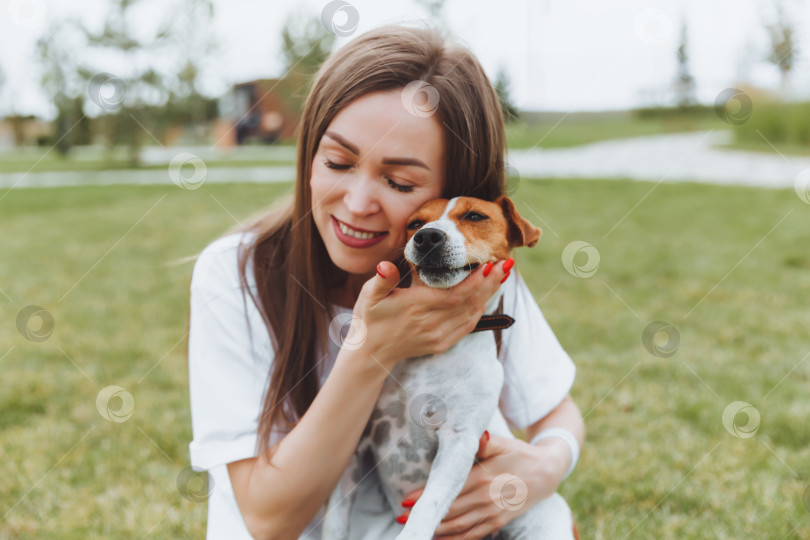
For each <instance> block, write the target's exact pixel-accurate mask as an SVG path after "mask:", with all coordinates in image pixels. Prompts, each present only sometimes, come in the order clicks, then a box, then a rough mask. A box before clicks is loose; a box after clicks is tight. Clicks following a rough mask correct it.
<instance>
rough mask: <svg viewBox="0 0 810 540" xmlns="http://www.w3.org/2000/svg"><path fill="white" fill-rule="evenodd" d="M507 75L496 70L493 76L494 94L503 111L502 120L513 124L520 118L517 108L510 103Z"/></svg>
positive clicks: (501, 68)
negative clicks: (496, 95)
mask: <svg viewBox="0 0 810 540" xmlns="http://www.w3.org/2000/svg"><path fill="white" fill-rule="evenodd" d="M509 84H510V83H509V75H508V74H507V73H506V71H505V70H504V69H503V67H500V68H498V73H497V75H496V76H495V85H494V86H495V92H496V93H497V94H498V100H499V101H500V103H501V110H502V111H503V118H504V121H505V122H513V121H515V120H517V119H518V118H519V117H520V112H519V111H518V108H517V107H516V106H515V105H514V104H513V103H512V98H511V96H510V90H509Z"/></svg>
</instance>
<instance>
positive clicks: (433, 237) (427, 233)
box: [413, 229, 447, 251]
mask: <svg viewBox="0 0 810 540" xmlns="http://www.w3.org/2000/svg"><path fill="white" fill-rule="evenodd" d="M445 242H447V234H445V232H444V231H440V230H439V229H419V230H418V231H416V234H414V235H413V243H414V244H416V247H417V248H419V250H420V251H430V250H431V249H433V248H434V247H436V246H438V245H441V244H443V243H445Z"/></svg>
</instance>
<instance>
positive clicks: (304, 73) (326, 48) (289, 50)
mask: <svg viewBox="0 0 810 540" xmlns="http://www.w3.org/2000/svg"><path fill="white" fill-rule="evenodd" d="M334 43H335V35H334V34H332V33H330V32H329V31H328V30H327V29H326V28H324V26H323V24H322V23H321V20H320V18H318V17H311V16H309V15H307V14H305V13H304V12H302V11H298V12H295V13H292V14H290V15H288V16H287V20H286V21H285V23H284V27H283V28H282V30H281V54H282V57H283V60H284V75H283V76H282V77H281V80H280V81H279V85H278V91H279V94H280V95H281V97H282V101H284V105H285V106H286V107H288V108H289V109H290V110H292V111H296V112H297V113H300V112H301V111H303V109H304V102H305V101H306V96H307V94H308V93H309V89H310V87H311V86H312V82H313V78H314V75H315V73H316V72H317V71H318V68H319V67H320V66H321V64H323V62H324V61H325V60H326V59H327V58H328V57H329V54H330V53H331V51H332V46H333V45H334Z"/></svg>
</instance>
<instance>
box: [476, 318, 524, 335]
mask: <svg viewBox="0 0 810 540" xmlns="http://www.w3.org/2000/svg"><path fill="white" fill-rule="evenodd" d="M514 323H515V319H513V318H512V317H510V316H509V315H504V314H503V313H497V314H495V315H484V316H483V317H481V319H480V320H479V321H478V324H476V325H475V329H474V330H473V332H481V331H483V330H498V329H503V328H509V327H510V326H512V325H513V324H514Z"/></svg>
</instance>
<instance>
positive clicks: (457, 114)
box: [228, 25, 506, 460]
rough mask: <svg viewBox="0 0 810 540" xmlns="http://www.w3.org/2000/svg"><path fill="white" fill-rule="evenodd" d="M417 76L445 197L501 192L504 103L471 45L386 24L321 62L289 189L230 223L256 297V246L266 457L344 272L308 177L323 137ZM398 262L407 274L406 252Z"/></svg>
mask: <svg viewBox="0 0 810 540" xmlns="http://www.w3.org/2000/svg"><path fill="white" fill-rule="evenodd" d="M414 81H422V83H426V84H428V85H430V87H432V88H433V89H435V92H436V94H437V95H438V107H437V108H436V110H435V112H434V114H436V115H437V117H438V119H439V121H440V122H441V124H442V126H443V129H444V140H445V163H446V166H445V175H444V179H445V181H444V187H443V192H442V197H446V198H450V197H455V196H458V195H462V194H463V195H468V196H472V197H478V198H481V199H486V200H490V201H491V200H495V199H496V198H497V197H498V196H500V195H502V194H503V192H504V188H505V185H504V178H505V174H504V172H505V171H504V151H505V145H506V143H505V136H504V127H503V115H502V112H501V107H500V104H499V101H498V98H497V95H496V93H495V91H494V89H493V87H492V84H491V83H490V81H489V79H488V78H487V76H486V74H485V73H484V70H483V69H482V68H481V65H480V64H479V62H478V60H477V59H476V58H475V56H474V55H473V54H472V53H471V52H470V51H469V50H468V49H466V48H465V47H463V46H460V45H457V44H455V43H452V42H451V41H448V40H447V39H446V37H445V35H444V33H443V32H442V31H441V30H439V29H436V28H430V27H427V28H423V27H417V28H414V27H405V26H390V25H389V26H383V27H379V28H376V29H374V30H371V31H369V32H366V33H364V34H362V35H360V36H359V37H357V38H355V39H354V40H352V41H351V42H349V43H348V44H346V45H345V46H343V47H342V48H340V49H339V50H337V51H336V52H335V53H333V54H332V55H331V56H330V57H329V58H328V59H327V60H326V62H324V64H323V65H322V66H321V67H320V69H319V70H318V72H317V74H316V75H315V79H314V82H313V86H312V89H311V90H310V93H309V95H308V97H307V100H306V105H305V106H304V111H303V116H302V118H301V122H300V124H299V133H298V158H297V159H298V163H297V177H296V183H295V193H294V197H293V198H292V199H289V200H286V201H284V202H283V203H281V204H277V205H276V208H275V209H274V210H272V211H267V212H265V213H264V214H263V215H261V216H260V217H259V218H258V219H255V220H253V221H252V222H251V223H250V224H248V225H247V226H243V227H238V228H235V229H232V230H231V231H229V232H228V234H231V233H233V232H235V231H239V232H247V231H252V232H255V233H256V238H255V240H254V241H252V242H250V243H247V244H245V246H246V249H244V250H241V252H240V255H239V274H240V279H241V282H242V289H243V292H244V291H247V292H248V293H249V294H250V296H251V298H252V299H253V301H254V302H256V298H255V297H254V296H253V294H252V293H251V292H250V288H249V287H248V284H247V280H246V277H245V275H246V265H247V261H248V259H249V258H250V257H251V255H252V259H253V262H252V268H253V272H254V276H255V280H256V289H257V292H258V295H259V301H258V303H256V305H257V306H258V307H259V311H260V312H261V314H262V317H263V318H264V322H265V324H266V326H267V331H268V332H269V334H270V336H271V339H272V345H273V350H274V353H275V356H274V360H273V369H272V373H269V374H268V383H267V386H266V391H265V394H264V403H263V406H262V411H261V415H260V417H259V427H258V443H257V452H258V454H259V455H262V454H264V453H265V452H268V451H269V455H268V456H267V457H268V460H269V458H270V457H272V453H273V449H272V448H269V436H270V433H271V430H272V429H273V428H274V426H279V425H281V423H282V422H283V423H284V424H285V425H286V428H287V429H289V428H291V427H292V426H294V425H295V423H296V422H297V419H299V418H301V417H302V416H303V415H304V413H305V412H306V411H307V409H308V408H309V406H310V404H311V403H312V401H313V400H314V399H315V394H316V393H317V392H318V390H319V387H320V382H319V380H318V372H317V370H316V369H315V368H316V367H317V366H318V363H320V362H321V361H322V360H323V359H324V358H325V356H326V354H327V349H326V344H327V331H328V324H329V320H330V319H331V318H332V317H333V316H334V312H333V311H332V308H331V305H330V304H329V302H328V297H329V296H328V293H329V291H330V289H332V288H335V287H339V286H340V285H341V284H342V283H343V282H345V279H346V277H347V276H346V272H344V271H343V270H341V269H339V268H338V267H337V266H335V265H334V263H333V262H332V260H331V259H330V258H329V254H328V252H327V251H326V247H325V246H324V243H323V240H322V239H321V237H320V234H319V233H318V230H317V228H316V226H315V222H314V221H313V219H312V212H311V208H312V200H311V199H312V193H311V191H310V185H309V179H310V173H311V168H312V161H313V158H314V155H315V153H316V151H317V149H318V144H319V142H320V140H321V136H322V135H323V134H324V132H325V131H326V129H327V127H328V126H329V124H330V122H331V121H332V119H333V118H334V117H335V116H336V115H337V114H338V113H339V112H340V111H341V110H342V109H343V108H344V107H346V106H347V105H348V104H350V103H351V102H352V101H354V100H356V99H357V98H359V97H361V96H363V95H365V94H368V93H370V92H376V91H384V90H391V89H399V88H404V87H406V86H407V85H408V84H409V83H412V82H414ZM420 84H421V83H420ZM434 95H435V94H434ZM394 262H395V263H396V264H398V266H400V269H401V275H405V272H404V270H407V267H406V266H405V265H404V261H403V260H401V259H400V260H399V261H394ZM316 343H320V344H321V349H320V350H316V346H315V344H316ZM291 413H292V414H291Z"/></svg>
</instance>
